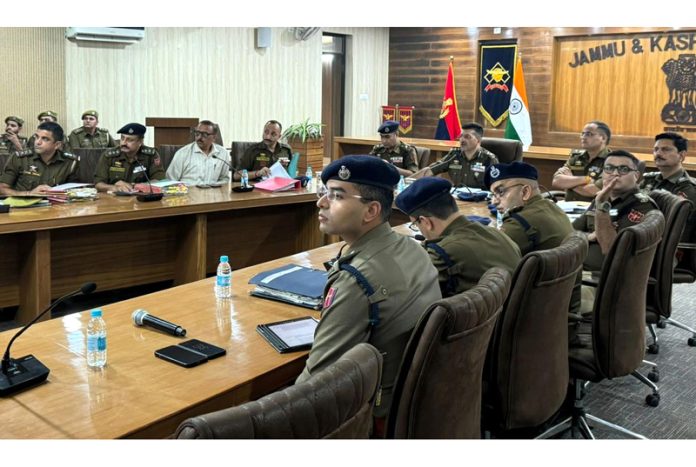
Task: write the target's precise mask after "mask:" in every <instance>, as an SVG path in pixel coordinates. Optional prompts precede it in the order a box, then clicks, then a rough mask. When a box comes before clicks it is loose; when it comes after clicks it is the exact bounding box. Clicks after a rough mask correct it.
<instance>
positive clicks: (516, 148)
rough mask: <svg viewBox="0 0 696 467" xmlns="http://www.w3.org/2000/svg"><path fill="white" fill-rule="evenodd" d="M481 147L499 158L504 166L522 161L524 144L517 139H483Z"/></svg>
mask: <svg viewBox="0 0 696 467" xmlns="http://www.w3.org/2000/svg"><path fill="white" fill-rule="evenodd" d="M481 146H483V147H484V148H486V149H488V150H489V151H490V152H492V153H493V154H495V155H496V156H498V160H499V161H500V162H501V163H503V164H509V163H510V162H513V161H521V160H522V142H520V141H517V140H515V139H506V138H488V137H486V136H484V137H483V138H482V139H481Z"/></svg>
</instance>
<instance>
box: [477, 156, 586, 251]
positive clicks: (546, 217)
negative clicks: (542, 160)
mask: <svg viewBox="0 0 696 467" xmlns="http://www.w3.org/2000/svg"><path fill="white" fill-rule="evenodd" d="M538 178H539V174H538V172H537V169H536V167H534V166H533V165H531V164H527V163H526V162H520V161H515V162H512V163H511V164H496V165H492V166H490V167H489V168H488V170H487V171H486V177H485V183H486V187H487V189H489V190H490V191H491V193H492V195H493V204H494V205H495V206H496V208H497V209H498V211H500V212H501V213H502V214H503V225H502V227H501V230H502V231H503V232H504V233H505V234H506V235H507V236H508V237H510V238H511V239H512V240H513V241H514V242H515V243H516V244H517V245H518V246H519V247H520V251H521V252H522V255H526V254H527V253H529V252H530V251H537V250H548V249H550V248H556V247H557V246H559V245H560V244H561V243H562V242H563V239H564V238H565V237H566V236H567V235H568V234H569V233H571V232H572V231H573V226H572V224H571V223H570V220H568V216H566V214H565V213H564V212H563V210H562V209H560V208H559V207H558V206H556V204H555V203H554V202H553V201H551V200H548V199H544V198H542V197H541V193H540V191H539V184H538V182H537V179H538Z"/></svg>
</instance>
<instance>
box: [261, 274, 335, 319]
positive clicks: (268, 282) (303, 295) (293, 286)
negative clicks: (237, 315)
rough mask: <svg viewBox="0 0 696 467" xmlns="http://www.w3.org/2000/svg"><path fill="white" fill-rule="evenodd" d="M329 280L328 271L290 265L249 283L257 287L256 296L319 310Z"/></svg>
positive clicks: (262, 275)
mask: <svg viewBox="0 0 696 467" xmlns="http://www.w3.org/2000/svg"><path fill="white" fill-rule="evenodd" d="M327 279H328V273H327V272H326V271H321V270H319V269H311V268H306V267H304V266H298V265H296V264H288V265H285V266H282V267H279V268H275V269H271V270H270V271H264V272H262V273H259V274H257V275H255V276H254V277H252V278H251V279H250V280H249V283H250V284H252V285H255V286H256V288H255V289H254V290H253V291H252V292H251V294H252V295H254V296H258V297H263V298H269V299H272V300H279V301H282V302H286V303H291V304H293V305H299V306H303V307H306V308H313V309H317V310H318V309H321V305H322V302H323V295H324V286H325V285H326V281H327Z"/></svg>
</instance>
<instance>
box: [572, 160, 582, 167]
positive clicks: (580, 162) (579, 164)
mask: <svg viewBox="0 0 696 467" xmlns="http://www.w3.org/2000/svg"><path fill="white" fill-rule="evenodd" d="M573 165H577V166H579V167H582V161H575V162H574V163H573Z"/></svg>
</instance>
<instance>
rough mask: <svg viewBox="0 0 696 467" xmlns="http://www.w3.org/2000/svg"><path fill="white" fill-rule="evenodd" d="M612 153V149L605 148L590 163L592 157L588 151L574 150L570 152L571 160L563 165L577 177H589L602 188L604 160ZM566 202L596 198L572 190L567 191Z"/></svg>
mask: <svg viewBox="0 0 696 467" xmlns="http://www.w3.org/2000/svg"><path fill="white" fill-rule="evenodd" d="M610 152H611V149H609V148H604V149H603V150H602V151H601V152H600V153H599V154H597V157H595V158H594V159H592V161H590V155H589V154H588V153H587V151H585V150H583V149H573V150H572V151H571V152H570V158H569V159H568V160H567V161H566V163H565V164H563V166H564V167H568V168H569V169H570V170H571V171H572V172H573V175H574V176H577V177H587V176H589V177H590V178H591V179H592V180H594V183H595V184H596V185H597V186H598V187H599V188H601V186H602V185H601V183H602V167H604V160H605V159H606V157H607V154H609V153H610ZM565 199H566V201H592V200H593V199H594V197H592V196H582V195H579V194H577V193H576V192H575V191H573V190H572V189H570V190H566V195H565Z"/></svg>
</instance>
